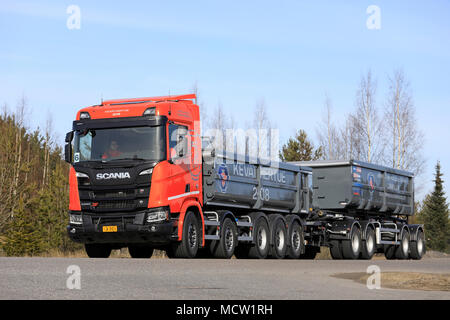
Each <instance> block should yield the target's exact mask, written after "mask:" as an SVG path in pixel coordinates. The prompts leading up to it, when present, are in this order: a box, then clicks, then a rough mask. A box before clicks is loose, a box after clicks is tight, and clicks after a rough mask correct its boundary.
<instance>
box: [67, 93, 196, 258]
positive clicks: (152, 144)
mask: <svg viewBox="0 0 450 320" xmlns="http://www.w3.org/2000/svg"><path fill="white" fill-rule="evenodd" d="M192 99H195V95H182V96H167V97H152V98H137V99H122V100H108V101H104V102H102V103H101V104H100V105H94V106H90V107H87V108H83V109H81V110H79V111H78V113H77V116H76V120H75V121H74V122H73V128H72V131H71V132H69V133H68V134H67V135H66V148H65V158H66V161H67V162H69V163H70V164H71V168H70V177H69V184H70V206H69V215H70V224H69V226H68V227H67V229H68V234H69V236H70V238H71V239H72V240H74V241H77V242H81V243H84V244H85V245H86V251H87V253H88V255H89V256H92V257H105V256H109V254H110V252H111V249H115V248H121V247H124V246H128V247H129V249H130V253H131V254H132V255H135V256H148V255H151V251H152V250H153V248H155V247H158V246H161V247H163V246H166V245H168V244H170V242H171V241H178V240H181V238H182V230H183V229H182V223H181V225H179V223H178V222H179V221H184V216H185V214H186V212H187V211H189V212H192V213H193V214H194V215H195V218H196V222H197V223H196V225H197V226H198V228H197V230H196V232H199V233H201V230H200V229H201V227H200V226H201V224H200V221H201V220H202V216H203V215H202V208H201V201H202V195H201V193H202V192H201V186H202V175H201V145H200V144H201V139H200V125H199V120H200V119H199V109H198V106H197V105H196V104H194V103H193V101H192ZM149 243H151V244H152V246H148V244H149ZM200 245H201V244H200Z"/></svg>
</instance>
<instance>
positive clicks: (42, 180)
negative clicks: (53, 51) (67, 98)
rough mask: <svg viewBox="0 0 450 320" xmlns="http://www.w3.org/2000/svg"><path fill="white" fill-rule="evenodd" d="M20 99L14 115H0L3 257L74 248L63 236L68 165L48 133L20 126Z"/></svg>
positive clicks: (5, 110) (23, 115)
mask: <svg viewBox="0 0 450 320" xmlns="http://www.w3.org/2000/svg"><path fill="white" fill-rule="evenodd" d="M30 111H31V108H29V106H28V103H27V99H26V98H25V97H22V98H21V99H20V100H19V101H18V103H17V106H16V108H15V110H14V111H12V110H10V108H9V107H8V106H7V105H6V104H4V105H3V106H2V109H1V114H0V182H1V183H0V248H1V250H2V251H3V252H4V254H6V255H11V256H23V255H29V256H32V255H39V254H43V253H46V252H50V251H52V250H59V251H62V252H67V251H73V250H76V249H78V248H79V246H78V245H76V244H74V243H73V242H71V241H70V240H69V239H68V237H67V235H66V229H65V228H66V226H67V219H68V218H67V217H68V216H67V210H68V204H69V184H68V175H69V166H68V164H67V163H66V162H64V161H63V160H62V148H61V146H59V145H58V144H57V143H56V140H55V138H54V134H53V133H52V120H51V117H48V120H47V123H46V126H45V127H44V128H43V129H40V128H37V129H35V130H31V129H30V128H28V127H27V125H26V119H27V115H28V114H29V113H30Z"/></svg>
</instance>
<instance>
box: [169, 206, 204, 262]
mask: <svg viewBox="0 0 450 320" xmlns="http://www.w3.org/2000/svg"><path fill="white" fill-rule="evenodd" d="M200 237H201V231H200V227H199V224H198V221H197V218H196V217H195V214H194V213H193V212H192V211H188V212H187V214H186V217H185V218H184V223H183V238H182V239H181V241H178V242H175V243H173V244H172V250H173V252H171V253H170V255H172V253H173V257H175V258H195V256H196V255H197V251H198V246H199V242H200Z"/></svg>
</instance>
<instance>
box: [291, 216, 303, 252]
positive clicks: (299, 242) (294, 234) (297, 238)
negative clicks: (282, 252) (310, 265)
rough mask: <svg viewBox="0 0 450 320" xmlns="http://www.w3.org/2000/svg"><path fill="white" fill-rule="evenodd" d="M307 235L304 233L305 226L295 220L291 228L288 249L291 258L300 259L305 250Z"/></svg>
mask: <svg viewBox="0 0 450 320" xmlns="http://www.w3.org/2000/svg"><path fill="white" fill-rule="evenodd" d="M304 240H305V235H304V234H303V227H302V226H301V225H300V223H298V221H293V222H292V225H291V227H290V230H289V242H290V243H289V244H290V245H289V247H288V250H287V257H288V258H290V259H298V258H300V255H301V254H302V251H303V246H304Z"/></svg>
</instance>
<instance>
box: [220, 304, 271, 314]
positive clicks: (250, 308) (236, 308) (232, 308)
mask: <svg viewBox="0 0 450 320" xmlns="http://www.w3.org/2000/svg"><path fill="white" fill-rule="evenodd" d="M220 314H241V315H249V314H251V315H255V314H258V315H271V314H272V305H265V304H258V305H245V304H244V305H237V304H234V305H221V306H220Z"/></svg>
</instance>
